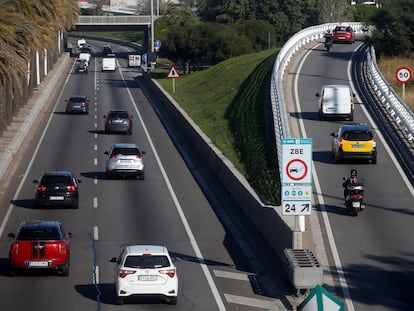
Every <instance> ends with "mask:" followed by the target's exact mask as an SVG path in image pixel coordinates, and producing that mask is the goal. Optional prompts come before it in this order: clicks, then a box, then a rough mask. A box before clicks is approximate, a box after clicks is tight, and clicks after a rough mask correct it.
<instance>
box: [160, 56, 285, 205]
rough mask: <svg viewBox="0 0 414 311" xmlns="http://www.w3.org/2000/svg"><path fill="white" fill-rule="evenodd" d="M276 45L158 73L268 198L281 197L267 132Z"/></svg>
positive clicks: (275, 160)
mask: <svg viewBox="0 0 414 311" xmlns="http://www.w3.org/2000/svg"><path fill="white" fill-rule="evenodd" d="M277 52H278V50H274V49H269V50H265V51H263V52H259V53H254V54H249V55H243V56H239V57H235V58H232V59H228V60H226V61H223V62H221V63H219V64H217V65H215V66H213V67H210V68H209V69H206V70H202V71H198V72H195V73H191V74H187V75H184V74H182V75H181V77H180V78H179V79H176V80H175V92H173V80H172V79H167V78H166V72H162V71H155V72H154V77H155V78H157V81H158V82H159V83H160V84H161V85H162V86H163V87H164V88H165V89H166V90H167V91H168V92H169V93H170V94H171V95H172V96H173V97H174V99H175V100H176V101H177V102H178V103H179V104H180V106H181V107H182V108H183V109H184V110H186V112H187V113H188V114H189V116H190V117H191V118H192V119H193V120H194V121H195V122H196V123H197V124H198V125H199V126H200V128H201V129H202V130H203V132H204V133H206V135H207V136H208V137H209V138H210V139H211V140H212V141H213V143H214V144H215V145H216V146H217V147H218V148H219V149H220V150H221V151H222V152H223V154H224V155H225V156H226V157H227V158H229V160H230V161H231V162H232V163H233V164H234V165H235V166H236V167H237V168H238V169H239V170H240V171H241V172H242V173H243V174H244V175H245V176H246V178H247V179H248V180H249V182H250V183H251V184H252V185H253V186H254V187H255V188H256V189H257V190H258V192H259V193H261V194H262V195H263V196H264V197H266V198H267V200H269V202H270V203H271V204H279V203H280V185H279V170H278V166H277V159H276V157H275V144H274V140H273V139H268V138H267V137H269V135H268V134H267V132H266V124H265V123H266V122H265V120H266V118H269V117H270V116H269V114H266V108H268V107H269V102H267V101H266V100H267V99H268V97H269V95H268V91H269V85H270V84H269V83H270V76H271V73H272V69H273V64H274V62H275V59H276V55H277Z"/></svg>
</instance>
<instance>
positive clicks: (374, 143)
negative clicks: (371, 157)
mask: <svg viewBox="0 0 414 311" xmlns="http://www.w3.org/2000/svg"><path fill="white" fill-rule="evenodd" d="M372 147H373V148H376V147H377V142H376V141H375V139H374V138H373V139H372Z"/></svg>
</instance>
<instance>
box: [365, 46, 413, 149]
mask: <svg viewBox="0 0 414 311" xmlns="http://www.w3.org/2000/svg"><path fill="white" fill-rule="evenodd" d="M367 64H368V66H367V70H368V78H369V82H370V85H371V87H372V88H373V89H374V92H375V94H376V95H377V96H378V98H379V99H380V100H381V102H382V103H383V104H384V106H385V107H386V108H387V111H388V114H389V115H390V116H391V118H392V120H393V121H394V122H395V124H396V125H397V126H398V127H399V128H401V129H402V135H404V136H405V138H406V139H407V140H408V141H409V142H410V143H411V144H414V113H413V112H412V111H411V109H410V108H409V107H408V106H407V105H406V104H405V103H404V101H403V100H402V99H401V98H400V97H399V96H398V95H397V93H396V92H395V91H394V89H393V88H392V87H391V86H390V85H389V83H388V82H387V81H386V80H385V79H384V77H383V75H382V74H381V72H380V71H379V69H378V66H377V62H376V57H375V50H374V48H373V47H371V48H370V49H368V51H367Z"/></svg>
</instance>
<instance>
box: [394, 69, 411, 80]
mask: <svg viewBox="0 0 414 311" xmlns="http://www.w3.org/2000/svg"><path fill="white" fill-rule="evenodd" d="M412 76H413V75H412V73H411V70H410V68H408V67H399V68H398V69H397V71H396V72H395V77H396V78H397V81H398V82H400V83H407V82H410V81H411V78H412Z"/></svg>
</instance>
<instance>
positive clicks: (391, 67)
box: [377, 57, 414, 111]
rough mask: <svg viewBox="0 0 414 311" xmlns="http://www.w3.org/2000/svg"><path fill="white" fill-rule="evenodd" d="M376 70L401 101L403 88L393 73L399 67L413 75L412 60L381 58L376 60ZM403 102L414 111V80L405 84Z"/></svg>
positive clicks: (413, 61) (413, 59)
mask: <svg viewBox="0 0 414 311" xmlns="http://www.w3.org/2000/svg"><path fill="white" fill-rule="evenodd" d="M377 63H378V68H379V70H380V71H381V73H382V75H383V76H384V78H385V79H386V80H387V82H388V83H389V84H390V85H391V87H392V88H393V89H394V90H395V91H396V92H397V94H398V96H400V98H401V99H403V86H402V84H400V83H398V82H397V79H396V77H395V72H396V71H397V68H399V67H403V66H404V67H408V68H410V69H411V71H412V72H413V74H414V58H405V57H404V58H403V57H393V58H388V57H383V58H381V59H379V60H377ZM404 102H405V103H406V105H407V106H408V107H410V109H411V111H414V80H411V82H409V83H406V85H405V100H404Z"/></svg>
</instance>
